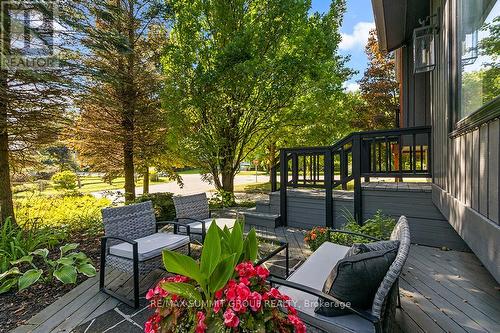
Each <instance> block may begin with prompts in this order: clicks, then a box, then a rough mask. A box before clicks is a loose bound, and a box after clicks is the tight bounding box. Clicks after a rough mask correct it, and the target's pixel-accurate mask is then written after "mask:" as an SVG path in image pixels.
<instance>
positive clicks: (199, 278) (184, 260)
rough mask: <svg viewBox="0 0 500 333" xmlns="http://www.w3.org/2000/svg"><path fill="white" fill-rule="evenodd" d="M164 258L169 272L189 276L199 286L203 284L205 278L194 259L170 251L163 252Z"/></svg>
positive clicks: (164, 263)
mask: <svg viewBox="0 0 500 333" xmlns="http://www.w3.org/2000/svg"><path fill="white" fill-rule="evenodd" d="M162 257H163V265H165V269H166V270H167V271H169V272H171V273H174V274H180V275H184V276H187V277H189V278H191V279H193V280H195V281H196V282H198V283H199V284H203V282H204V280H205V277H204V276H203V274H202V273H201V271H200V268H199V267H198V263H197V262H196V261H195V260H194V259H193V258H191V257H189V256H186V255H184V254H181V253H179V252H175V251H170V250H165V251H163V253H162Z"/></svg>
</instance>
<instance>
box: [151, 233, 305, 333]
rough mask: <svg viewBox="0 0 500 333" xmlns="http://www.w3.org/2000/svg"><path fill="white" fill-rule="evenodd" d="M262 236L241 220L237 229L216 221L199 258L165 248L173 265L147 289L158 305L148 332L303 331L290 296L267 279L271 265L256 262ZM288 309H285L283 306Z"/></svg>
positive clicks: (153, 304) (167, 264)
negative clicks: (222, 226)
mask: <svg viewBox="0 0 500 333" xmlns="http://www.w3.org/2000/svg"><path fill="white" fill-rule="evenodd" d="M256 258H257V239H256V236H255V231H254V230H252V231H251V232H250V233H249V234H248V236H247V237H246V238H244V237H243V233H242V225H241V224H239V223H237V224H236V225H235V227H234V228H233V230H232V231H229V230H228V229H224V230H221V229H220V228H218V227H217V225H216V224H215V223H212V224H211V226H210V228H209V230H208V233H207V236H206V238H205V242H204V246H203V250H202V254H201V259H200V261H199V262H197V261H195V260H194V259H192V258H189V257H187V256H184V255H182V254H179V253H177V252H172V251H165V252H164V253H163V259H164V264H165V267H166V269H167V270H168V271H170V272H172V273H175V274H178V275H176V276H173V277H168V278H165V279H163V280H162V281H160V282H159V283H158V284H157V286H156V287H155V288H153V289H151V290H149V292H148V293H147V295H146V298H147V299H148V300H149V301H150V302H151V303H150V306H151V307H152V308H154V309H155V312H154V314H153V315H152V316H151V317H150V318H149V320H148V321H147V322H146V324H145V331H146V332H147V333H156V332H158V333H160V332H161V333H168V332H172V333H174V332H196V333H202V332H282V333H285V332H293V331H296V332H303V331H305V326H304V324H303V323H302V322H301V321H300V319H299V318H298V317H297V316H296V311H295V309H294V308H293V307H292V306H291V305H290V304H289V303H290V302H289V301H290V299H289V297H287V296H286V295H283V294H281V293H280V292H279V291H278V290H277V289H275V288H271V287H270V285H269V284H268V283H266V278H267V277H268V275H269V271H268V270H267V269H266V268H264V267H261V266H254V265H253V262H255V260H256ZM284 311H286V312H284Z"/></svg>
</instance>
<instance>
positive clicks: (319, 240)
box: [304, 210, 396, 251]
mask: <svg viewBox="0 0 500 333" xmlns="http://www.w3.org/2000/svg"><path fill="white" fill-rule="evenodd" d="M344 218H345V219H346V221H347V223H346V224H345V225H344V227H343V228H342V230H346V231H351V232H355V233H360V234H364V235H368V236H372V237H375V238H379V239H389V237H390V236H391V232H392V230H393V229H394V226H395V225H396V220H394V219H393V218H392V217H390V216H387V215H384V214H383V213H382V211H380V210H377V212H376V213H375V215H373V216H372V217H371V218H369V219H368V220H366V221H365V222H364V223H363V225H359V224H358V223H357V222H356V220H355V219H354V217H353V216H352V214H351V213H350V212H349V211H345V212H344ZM304 241H305V242H306V243H307V244H308V245H309V247H310V248H311V250H312V251H315V250H316V249H317V248H318V247H320V246H321V244H323V243H324V242H326V241H329V242H332V243H336V244H341V245H346V246H351V245H352V244H353V243H367V242H371V240H370V239H367V238H364V237H359V236H354V235H349V234H342V233H338V232H328V229H327V228H323V227H318V228H314V229H312V230H311V231H309V232H307V234H306V236H305V238H304Z"/></svg>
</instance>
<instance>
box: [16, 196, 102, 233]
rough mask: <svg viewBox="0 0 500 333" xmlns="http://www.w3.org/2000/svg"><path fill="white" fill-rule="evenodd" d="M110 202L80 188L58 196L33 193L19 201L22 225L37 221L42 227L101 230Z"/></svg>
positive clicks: (19, 214) (19, 217)
mask: <svg viewBox="0 0 500 333" xmlns="http://www.w3.org/2000/svg"><path fill="white" fill-rule="evenodd" d="M109 205H110V201H109V200H108V199H105V198H101V199H97V198H94V197H93V196H91V195H83V194H81V193H79V192H77V191H73V192H68V193H65V194H64V195H56V196H32V197H30V198H26V199H21V200H17V201H16V202H15V210H16V218H17V222H18V224H19V225H20V226H23V227H24V226H25V225H26V224H29V223H36V224H37V225H39V226H40V227H60V228H63V229H66V230H68V231H88V232H99V231H101V230H102V218H101V209H102V208H104V207H107V206H109Z"/></svg>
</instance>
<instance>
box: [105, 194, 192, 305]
mask: <svg viewBox="0 0 500 333" xmlns="http://www.w3.org/2000/svg"><path fill="white" fill-rule="evenodd" d="M102 219H103V223H104V233H105V236H104V237H102V238H101V271H100V279H99V289H100V290H101V291H103V292H105V293H107V294H109V295H111V296H113V297H115V298H117V299H119V300H121V301H123V302H124V303H126V304H128V305H130V306H133V307H135V308H137V307H138V306H139V276H140V275H144V274H147V273H149V272H151V271H152V270H155V269H157V268H160V269H164V267H163V262H162V255H161V253H162V251H163V250H165V249H169V250H177V249H180V248H182V247H185V246H187V251H188V253H189V254H191V246H190V229H189V226H187V228H186V233H187V235H178V234H176V233H175V230H176V229H177V228H175V227H174V233H167V232H158V227H164V226H165V225H167V224H172V225H174V226H175V225H177V224H178V222H174V221H164V222H156V219H155V215H154V210H153V205H152V203H151V201H146V202H142V203H138V204H133V205H127V206H123V207H114V208H104V209H103V210H102ZM184 227H185V226H184ZM106 264H108V265H109V266H111V267H113V268H115V269H118V270H121V271H123V272H127V273H132V274H133V282H134V301H133V302H131V301H130V300H128V299H126V298H125V297H123V296H121V295H119V294H117V293H115V292H113V291H111V290H108V289H106V288H105V286H104V285H105V268H106Z"/></svg>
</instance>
